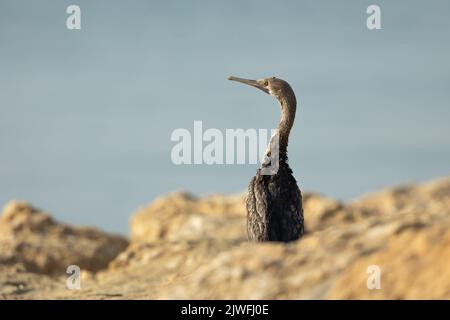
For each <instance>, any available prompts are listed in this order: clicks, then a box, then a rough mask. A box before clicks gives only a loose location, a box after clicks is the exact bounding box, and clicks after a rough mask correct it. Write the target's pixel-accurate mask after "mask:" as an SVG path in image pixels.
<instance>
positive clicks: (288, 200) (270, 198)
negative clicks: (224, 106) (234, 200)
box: [228, 77, 304, 242]
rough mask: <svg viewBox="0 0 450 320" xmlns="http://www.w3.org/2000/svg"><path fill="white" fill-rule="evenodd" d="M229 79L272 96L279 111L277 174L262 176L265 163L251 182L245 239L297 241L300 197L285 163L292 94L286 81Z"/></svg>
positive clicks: (293, 109)
mask: <svg viewBox="0 0 450 320" xmlns="http://www.w3.org/2000/svg"><path fill="white" fill-rule="evenodd" d="M228 79H229V80H233V81H238V82H241V83H245V84H248V85H250V86H253V87H255V88H258V89H260V90H262V91H264V92H265V93H267V94H270V95H272V96H274V97H275V98H277V100H278V101H279V102H280V107H281V120H280V124H279V127H278V131H277V135H276V136H275V140H273V141H276V142H278V143H277V144H276V145H277V146H278V148H279V149H278V150H279V154H278V160H279V167H278V170H277V171H276V173H273V174H264V172H263V171H262V170H264V169H265V168H267V167H270V166H271V165H272V164H273V163H271V162H265V163H264V164H263V166H262V168H259V169H258V170H257V172H256V175H255V176H254V177H253V179H252V180H251V181H250V184H249V186H248V194H247V199H246V206H247V233H248V238H249V240H252V241H284V242H288V241H293V240H297V239H298V238H299V237H300V236H301V235H302V234H303V232H304V227H303V207H302V194H301V192H300V189H299V188H298V186H297V182H296V180H295V178H294V177H293V175H292V170H291V169H290V168H289V165H288V161H287V160H288V159H287V147H288V142H289V133H290V131H291V128H292V126H293V124H294V119H295V112H296V108H297V100H296V98H295V94H294V91H293V90H292V88H291V86H290V85H289V84H288V83H287V82H286V81H284V80H281V79H278V78H275V77H272V78H265V79H260V80H247V79H242V78H236V77H229V78H228ZM273 141H272V140H271V143H270V144H269V148H268V151H267V152H266V155H267V156H271V149H272V148H273V144H272V142H273ZM272 161H273V159H272Z"/></svg>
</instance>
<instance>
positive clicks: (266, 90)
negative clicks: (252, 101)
mask: <svg viewBox="0 0 450 320" xmlns="http://www.w3.org/2000/svg"><path fill="white" fill-rule="evenodd" d="M228 80H231V81H237V82H242V83H245V84H248V85H249V86H252V87H255V88H258V89H259V90H262V91H264V92H265V93H267V94H269V90H268V89H267V88H266V87H264V86H263V85H261V84H260V83H259V82H258V81H256V80H249V79H242V78H238V77H233V76H231V77H228Z"/></svg>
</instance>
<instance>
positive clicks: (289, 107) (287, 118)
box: [278, 94, 297, 159]
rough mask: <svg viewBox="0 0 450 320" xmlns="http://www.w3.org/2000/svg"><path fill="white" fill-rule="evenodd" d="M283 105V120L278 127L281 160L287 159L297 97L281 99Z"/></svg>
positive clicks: (291, 96)
mask: <svg viewBox="0 0 450 320" xmlns="http://www.w3.org/2000/svg"><path fill="white" fill-rule="evenodd" d="M279 101H280V105H281V120H280V124H279V126H278V130H279V131H278V132H279V139H280V140H279V146H280V159H287V147H288V143H289V133H290V132H291V128H292V126H293V124H294V119H295V111H296V109H297V101H296V99H295V95H294V94H292V95H289V96H283V97H280V98H279Z"/></svg>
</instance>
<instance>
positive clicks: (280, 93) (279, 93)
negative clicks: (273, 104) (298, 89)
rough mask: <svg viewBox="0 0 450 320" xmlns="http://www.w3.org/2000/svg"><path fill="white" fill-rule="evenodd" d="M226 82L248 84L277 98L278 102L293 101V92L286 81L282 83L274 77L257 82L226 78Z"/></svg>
mask: <svg viewBox="0 0 450 320" xmlns="http://www.w3.org/2000/svg"><path fill="white" fill-rule="evenodd" d="M228 80H232V81H237V82H241V83H244V84H248V85H249V86H252V87H255V88H258V89H260V90H262V91H264V92H265V93H267V94H270V95H271V96H274V97H275V98H277V99H278V100H280V101H281V100H282V99H285V98H291V97H294V99H295V94H294V91H293V90H292V88H291V86H290V85H289V83H287V82H286V81H284V80H282V79H278V78H275V77H270V78H264V79H259V80H249V79H242V78H238V77H233V76H231V77H228Z"/></svg>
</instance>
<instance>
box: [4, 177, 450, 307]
mask: <svg viewBox="0 0 450 320" xmlns="http://www.w3.org/2000/svg"><path fill="white" fill-rule="evenodd" d="M24 210H25V211H32V210H34V211H35V213H33V214H31V213H27V214H26V215H25V217H22V216H21V214H18V213H15V214H12V216H13V217H15V218H14V219H10V218H8V217H9V216H10V214H8V211H9V209H8V210H5V211H6V212H5V214H4V217H2V222H0V231H2V229H1V228H2V226H3V225H5V224H6V225H7V226H8V228H7V230H10V231H9V233H8V232H7V233H3V231H2V232H1V233H0V235H1V236H0V237H2V238H5V239H9V240H8V241H11V238H14V237H19V238H20V237H21V236H20V235H21V234H22V233H23V236H22V238H21V239H22V240H21V241H22V242H31V243H32V244H34V243H35V240H33V239H34V237H36V234H38V235H39V234H41V233H43V232H44V231H42V230H46V231H45V233H48V234H58V232H55V231H50V230H53V228H55V222H53V220H52V219H51V218H50V217H49V216H46V215H42V214H41V213H39V212H38V211H37V210H35V209H32V208H29V207H27V209H24ZM304 210H305V220H306V228H307V233H306V234H305V236H304V237H302V238H301V239H300V240H298V241H295V242H292V243H289V244H283V243H249V242H247V241H246V239H245V208H244V202H243V197H242V195H236V196H219V195H213V196H207V197H203V198H197V197H194V196H191V195H189V194H186V193H175V194H171V195H168V196H166V197H161V198H159V199H157V200H156V201H155V202H153V203H152V204H151V205H150V206H148V207H145V208H141V209H140V210H139V211H138V213H137V214H136V215H134V216H133V217H132V219H131V234H132V241H131V243H130V245H129V246H128V247H127V248H126V249H125V250H123V251H122V252H121V253H120V254H118V255H117V257H116V258H115V259H114V260H112V261H111V263H110V264H109V267H108V268H106V269H103V270H100V271H98V272H87V271H86V272H85V273H83V274H82V289H81V290H67V288H65V277H53V279H54V281H53V282H52V281H50V280H49V279H50V278H49V277H48V276H46V275H37V274H36V273H31V272H29V268H27V267H26V264H27V263H26V261H25V259H23V258H21V259H19V260H21V261H12V260H8V259H3V260H2V259H1V254H0V298H6V299H24V298H26V299H36V298H64V299H66V298H76V299H343V298H345V299H347V298H350V299H361V298H363V299H411V298H414V299H424V298H428V299H429V298H437V299H449V298H450V274H449V270H450V269H449V268H448V261H450V256H449V255H450V251H449V250H450V232H449V230H450V179H448V178H446V179H441V180H436V181H432V182H429V183H425V184H421V185H408V186H403V187H396V188H393V189H387V190H384V191H381V192H379V193H373V194H369V195H366V196H364V197H361V198H359V199H356V200H354V201H352V202H350V203H349V204H345V203H342V202H339V201H335V200H333V199H329V198H326V197H323V196H321V195H318V194H308V193H306V194H305V196H304ZM12 211H13V212H18V211H19V212H20V211H21V210H18V209H14V210H12ZM3 220H6V221H8V222H7V223H5V222H3ZM57 225H58V224H57ZM58 226H60V225H58ZM60 228H62V227H61V226H60ZM65 228H71V227H68V226H65ZM11 230H14V232H12V231H11ZM24 230H26V231H24ZM76 230H77V231H76V232H75V231H73V232H74V233H75V234H76V235H75V236H74V237H75V238H77V239H78V238H83V237H86V236H85V235H82V233H79V231H78V229H76ZM60 233H61V232H59V234H60ZM7 234H9V235H7ZM11 234H14V235H15V236H13V237H11ZM63 234H64V232H63ZM51 237H56V236H54V235H52V236H51ZM55 239H56V238H55ZM106 239H108V240H106ZM64 241H66V240H64ZM51 242H52V241H51ZM106 242H108V243H109V242H110V238H105V243H106ZM1 244H2V242H1V241H0V249H1V248H2V247H1ZM67 248H68V247H66V249H67ZM1 250H3V249H1ZM69 250H73V249H67V251H69ZM85 251H86V250H85ZM19 253H20V254H19V255H18V256H19V257H22V256H23V254H22V253H21V251H19ZM29 257H30V258H29V261H32V262H34V263H36V261H39V259H38V258H37V257H36V256H31V255H30V256H29ZM23 261H25V263H24V262H23ZM28 263H29V262H28ZM372 265H376V266H378V267H379V268H380V270H381V277H380V279H381V289H379V290H378V289H374V290H369V289H368V287H367V279H368V274H367V268H368V267H369V266H372Z"/></svg>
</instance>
